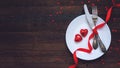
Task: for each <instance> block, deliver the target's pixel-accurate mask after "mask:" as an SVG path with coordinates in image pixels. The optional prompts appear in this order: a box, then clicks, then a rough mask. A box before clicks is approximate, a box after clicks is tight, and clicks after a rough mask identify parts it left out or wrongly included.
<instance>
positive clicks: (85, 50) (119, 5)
mask: <svg viewBox="0 0 120 68" xmlns="http://www.w3.org/2000/svg"><path fill="white" fill-rule="evenodd" d="M112 2H113V6H111V7H110V8H109V10H108V12H107V16H106V19H105V22H103V23H101V24H99V25H97V26H96V27H95V28H94V29H93V32H92V33H91V34H90V36H89V38H88V49H85V48H78V49H76V50H75V51H74V53H73V59H74V63H75V64H73V65H70V66H69V68H76V67H77V65H78V58H77V55H76V52H77V51H82V52H85V53H91V51H92V49H93V48H92V46H91V44H90V40H91V39H92V38H93V37H94V35H95V34H98V32H97V30H98V29H100V28H102V27H104V25H105V24H106V23H107V22H108V21H109V20H110V17H111V13H112V9H113V7H120V4H115V0H112Z"/></svg>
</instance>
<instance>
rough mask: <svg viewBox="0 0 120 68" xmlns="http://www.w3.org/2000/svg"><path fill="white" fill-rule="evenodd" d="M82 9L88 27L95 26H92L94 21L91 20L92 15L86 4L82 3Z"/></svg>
mask: <svg viewBox="0 0 120 68" xmlns="http://www.w3.org/2000/svg"><path fill="white" fill-rule="evenodd" d="M84 11H85V17H86V18H87V21H88V25H89V27H90V28H91V29H93V28H94V27H95V26H94V23H93V20H92V15H91V14H90V13H89V11H88V8H87V5H86V4H84Z"/></svg>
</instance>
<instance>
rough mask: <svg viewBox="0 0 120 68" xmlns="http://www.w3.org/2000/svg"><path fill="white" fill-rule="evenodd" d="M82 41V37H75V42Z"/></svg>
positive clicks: (77, 35)
mask: <svg viewBox="0 0 120 68" xmlns="http://www.w3.org/2000/svg"><path fill="white" fill-rule="evenodd" d="M81 40H82V37H81V36H80V34H76V35H75V41H76V42H80V41H81Z"/></svg>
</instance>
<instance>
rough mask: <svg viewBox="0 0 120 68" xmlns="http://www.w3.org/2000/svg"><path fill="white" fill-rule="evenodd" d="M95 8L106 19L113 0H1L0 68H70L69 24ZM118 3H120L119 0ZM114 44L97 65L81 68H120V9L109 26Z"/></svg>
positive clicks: (81, 67)
mask: <svg viewBox="0 0 120 68" xmlns="http://www.w3.org/2000/svg"><path fill="white" fill-rule="evenodd" d="M84 3H86V4H88V7H89V8H90V6H91V5H92V4H96V5H97V6H98V9H99V16H100V17H102V18H103V19H105V16H106V13H107V10H108V8H109V7H110V6H112V1H111V0H0V68H67V67H68V66H69V65H71V64H73V58H72V54H71V53H70V52H69V50H68V48H67V46H66V42H65V32H66V29H67V26H68V24H69V23H70V22H71V21H72V20H73V19H74V18H75V17H77V16H79V15H81V14H83V13H84V12H83V4H84ZM116 3H120V1H119V0H116ZM108 25H109V27H110V29H111V34H112V42H111V46H110V48H109V50H108V52H107V53H106V54H105V55H104V56H102V57H101V58H99V59H97V60H94V61H83V60H79V65H78V68H120V36H119V35H120V8H114V9H113V13H112V17H111V20H110V21H109V23H108Z"/></svg>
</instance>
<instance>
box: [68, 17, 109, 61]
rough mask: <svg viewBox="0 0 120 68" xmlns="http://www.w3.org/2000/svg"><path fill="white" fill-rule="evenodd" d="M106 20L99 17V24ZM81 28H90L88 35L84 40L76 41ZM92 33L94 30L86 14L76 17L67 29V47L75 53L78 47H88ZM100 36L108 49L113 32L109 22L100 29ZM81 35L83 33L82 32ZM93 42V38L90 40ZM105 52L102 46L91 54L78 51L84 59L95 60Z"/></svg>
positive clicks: (78, 54) (79, 56)
mask: <svg viewBox="0 0 120 68" xmlns="http://www.w3.org/2000/svg"><path fill="white" fill-rule="evenodd" d="M103 22H104V20H103V19H101V18H100V17H98V21H97V24H100V23H103ZM80 29H88V34H87V36H86V37H82V41H80V42H75V41H74V37H75V35H76V34H80ZM91 33H92V30H91V29H90V27H89V25H88V22H87V20H86V17H85V15H81V16H78V17H76V18H75V19H74V20H73V21H72V22H71V23H70V24H69V26H68V28H67V31H66V43H67V47H68V49H69V50H70V52H71V53H72V54H73V52H74V51H75V50H76V49H78V48H88V37H89V36H90V34H91ZM98 33H99V36H100V38H101V40H102V42H103V43H104V45H105V47H106V49H107V50H108V48H109V46H110V43H111V32H110V29H109V27H108V26H107V24H106V25H105V26H104V27H103V28H101V29H99V30H98ZM80 35H81V34H80ZM90 42H91V43H92V42H93V39H92V40H91V41H90ZM103 54H104V53H103V52H102V51H101V49H100V47H99V46H98V48H97V49H96V50H94V49H93V50H92V52H91V53H90V54H88V53H85V52H82V51H77V57H78V58H80V59H82V60H95V59H97V58H99V57H101V56H102V55H103Z"/></svg>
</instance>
